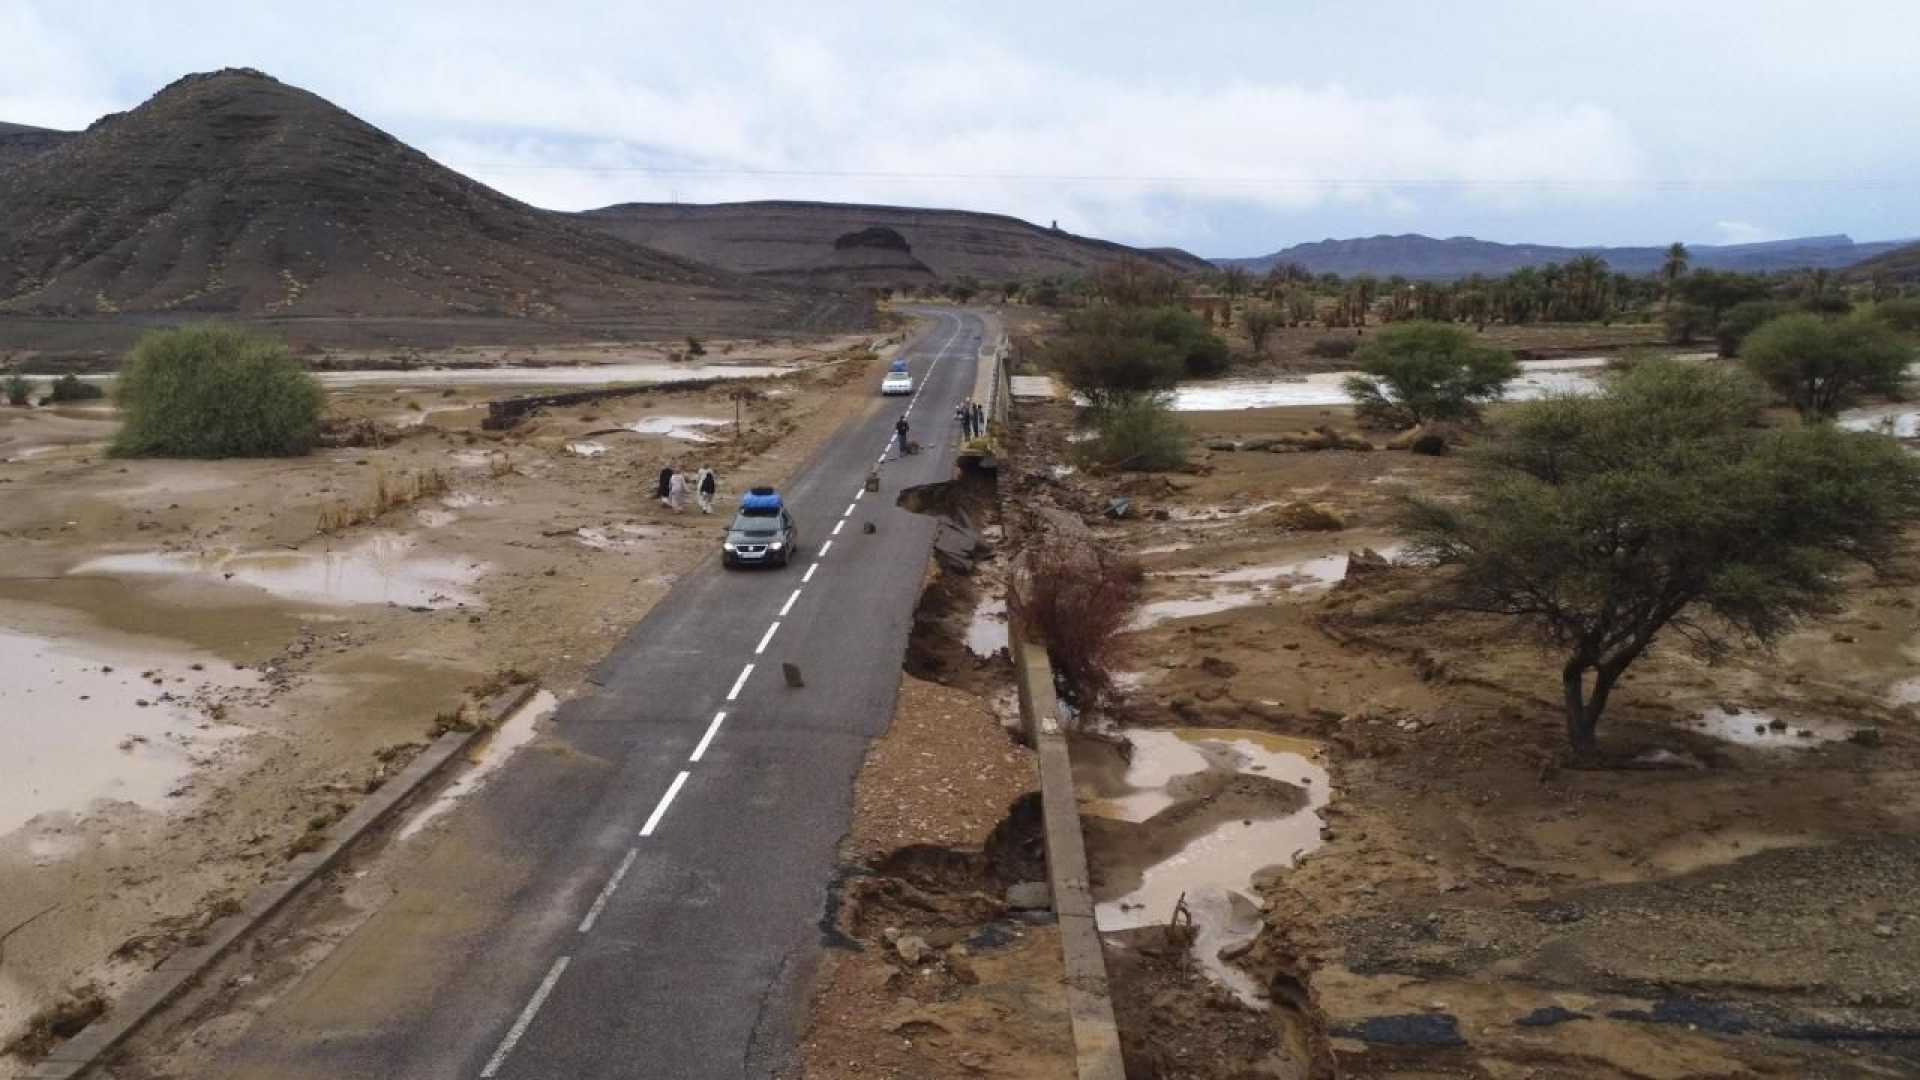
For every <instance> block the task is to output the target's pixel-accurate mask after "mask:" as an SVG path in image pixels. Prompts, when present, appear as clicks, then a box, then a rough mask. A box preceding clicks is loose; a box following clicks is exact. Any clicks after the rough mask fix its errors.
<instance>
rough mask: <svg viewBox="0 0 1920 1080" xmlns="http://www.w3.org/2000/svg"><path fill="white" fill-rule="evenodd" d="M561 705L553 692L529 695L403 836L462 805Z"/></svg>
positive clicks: (405, 828)
mask: <svg viewBox="0 0 1920 1080" xmlns="http://www.w3.org/2000/svg"><path fill="white" fill-rule="evenodd" d="M559 707H560V699H558V698H556V697H554V696H553V694H552V693H550V692H548V691H546V690H541V691H539V692H537V693H535V694H534V695H533V696H532V697H530V698H528V699H527V701H526V704H524V705H521V706H520V707H519V708H518V709H516V710H514V713H513V715H512V716H509V717H507V718H506V720H505V721H503V722H502V723H501V724H500V726H499V727H498V728H496V729H495V730H494V731H493V733H492V734H490V735H488V736H487V739H486V742H485V744H483V745H482V746H481V747H480V749H479V750H477V751H475V752H474V754H473V756H472V757H471V758H470V759H469V760H468V763H467V768H466V771H464V772H462V773H461V774H460V775H459V776H458V777H456V778H455V779H454V781H453V782H452V783H450V784H448V785H447V787H446V790H444V791H442V792H441V793H440V795H439V797H438V798H436V799H434V800H433V801H432V802H430V803H428V804H427V805H426V806H425V807H424V808H423V809H421V810H420V811H419V812H418V813H416V814H414V815H413V817H412V818H411V819H409V820H408V821H407V823H406V824H405V825H403V826H401V827H400V839H402V840H405V839H407V838H408V837H411V836H414V835H415V834H417V833H419V832H420V830H422V829H424V828H426V827H427V826H428V825H430V824H432V823H433V822H434V821H435V820H436V819H437V818H439V817H440V816H441V815H442V814H445V813H446V812H447V811H449V810H451V809H453V808H454V807H455V806H456V805H458V804H459V802H460V800H462V799H464V798H466V797H467V796H469V795H471V794H473V793H474V792H475V791H477V790H479V789H480V788H481V787H482V786H484V785H485V784H486V782H487V780H488V778H490V777H491V776H493V774H494V773H496V772H498V771H499V770H500V766H502V765H505V764H506V763H507V759H508V758H511V757H512V756H513V755H514V753H515V752H516V751H518V750H519V749H520V748H521V747H523V746H525V745H527V744H528V743H530V742H532V741H533V737H534V735H536V734H537V733H538V732H537V731H536V727H537V725H538V724H539V723H540V721H541V720H543V719H545V718H547V717H548V716H551V715H553V711H554V710H555V709H557V708H559Z"/></svg>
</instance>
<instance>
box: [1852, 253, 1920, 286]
mask: <svg viewBox="0 0 1920 1080" xmlns="http://www.w3.org/2000/svg"><path fill="white" fill-rule="evenodd" d="M1847 276H1848V277H1851V278H1857V279H1859V280H1862V281H1868V280H1871V279H1873V278H1876V277H1881V278H1885V279H1887V280H1889V281H1896V282H1902V283H1914V282H1920V244H1908V245H1906V246H1904V247H1898V248H1894V249H1893V250H1892V251H1889V252H1885V253H1884V254H1880V255H1876V256H1874V257H1873V258H1871V259H1868V260H1867V261H1865V262H1863V263H1857V264H1855V265H1854V267H1853V268H1852V269H1851V270H1849V271H1848V272H1847Z"/></svg>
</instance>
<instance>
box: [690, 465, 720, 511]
mask: <svg viewBox="0 0 1920 1080" xmlns="http://www.w3.org/2000/svg"><path fill="white" fill-rule="evenodd" d="M694 488H695V490H697V491H698V492H699V493H700V512H701V513H703V514H711V513H713V497H714V496H715V495H716V494H718V493H719V491H720V481H719V480H718V479H717V478H716V477H715V476H714V475H713V470H712V469H709V468H707V467H706V466H705V465H702V466H700V482H699V483H697V484H695V485H694Z"/></svg>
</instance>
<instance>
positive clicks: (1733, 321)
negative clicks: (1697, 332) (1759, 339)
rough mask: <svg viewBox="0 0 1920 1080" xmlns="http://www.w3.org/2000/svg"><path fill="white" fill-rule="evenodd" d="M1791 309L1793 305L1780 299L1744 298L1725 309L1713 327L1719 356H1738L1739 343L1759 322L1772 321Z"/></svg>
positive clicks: (1758, 326) (1745, 338)
mask: <svg viewBox="0 0 1920 1080" xmlns="http://www.w3.org/2000/svg"><path fill="white" fill-rule="evenodd" d="M1792 310H1793V305H1792V304H1789V303H1785V302H1784V301H1780V300H1745V301H1742V302H1741V303H1738V304H1735V305H1733V306H1732V307H1730V308H1728V309H1727V313H1726V314H1725V315H1722V316H1720V323H1719V325H1717V326H1715V327H1714V328H1713V337H1714V340H1715V342H1717V343H1718V344H1719V346H1720V355H1721V356H1739V355H1740V345H1741V343H1742V342H1744V341H1746V340H1747V335H1749V334H1751V333H1753V332H1754V331H1755V330H1758V329H1760V327H1761V324H1763V323H1768V322H1772V321H1773V320H1774V319H1777V318H1779V317H1780V316H1782V315H1785V314H1788V313H1789V312H1791V311H1792Z"/></svg>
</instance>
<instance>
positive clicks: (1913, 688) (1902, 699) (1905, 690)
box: [1887, 675, 1920, 705]
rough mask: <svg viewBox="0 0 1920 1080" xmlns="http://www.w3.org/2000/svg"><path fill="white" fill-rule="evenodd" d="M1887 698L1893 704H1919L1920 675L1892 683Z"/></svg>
mask: <svg viewBox="0 0 1920 1080" xmlns="http://www.w3.org/2000/svg"><path fill="white" fill-rule="evenodd" d="M1887 698H1888V700H1889V701H1891V702H1892V703H1893V704H1895V705H1920V675H1916V676H1914V677H1913V678H1911V679H1901V680H1900V681H1899V682H1897V683H1894V684H1893V689H1892V690H1890V691H1888V692H1887Z"/></svg>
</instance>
